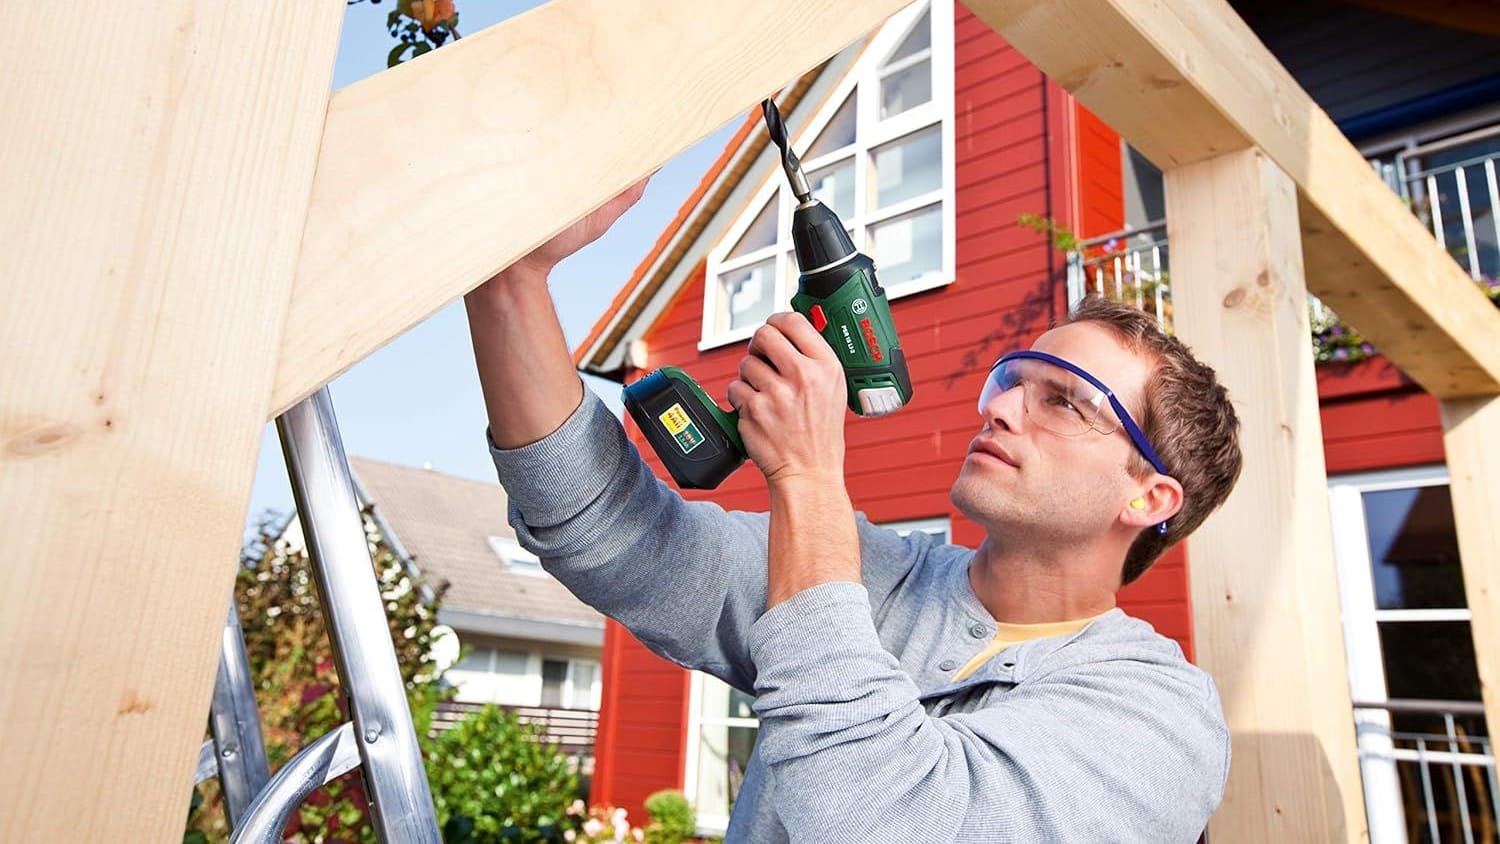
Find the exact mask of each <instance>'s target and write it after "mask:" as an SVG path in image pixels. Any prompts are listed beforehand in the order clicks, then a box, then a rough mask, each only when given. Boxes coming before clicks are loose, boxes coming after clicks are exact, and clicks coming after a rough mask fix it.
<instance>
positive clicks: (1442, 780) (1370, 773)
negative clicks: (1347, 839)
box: [1354, 700, 1500, 844]
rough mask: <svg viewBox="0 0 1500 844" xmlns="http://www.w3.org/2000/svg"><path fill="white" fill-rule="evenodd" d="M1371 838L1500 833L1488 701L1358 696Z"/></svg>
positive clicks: (1469, 840)
mask: <svg viewBox="0 0 1500 844" xmlns="http://www.w3.org/2000/svg"><path fill="white" fill-rule="evenodd" d="M1354 710H1355V718H1354V720H1355V731H1356V734H1357V737H1358V741H1359V756H1360V768H1361V772H1362V774H1363V778H1364V788H1365V802H1366V805H1367V806H1368V807H1369V811H1370V840H1371V842H1372V844H1384V842H1389V841H1399V842H1408V841H1410V842H1419V841H1422V842H1440V841H1442V842H1446V841H1462V842H1465V844H1473V842H1476V841H1478V842H1491V841H1496V840H1500V779H1497V776H1496V771H1495V753H1494V748H1493V745H1492V744H1491V742H1490V739H1489V738H1488V737H1487V736H1486V735H1484V734H1483V733H1484V732H1485V728H1484V705H1483V704H1480V703H1476V702H1468V701H1439V700H1391V701H1384V702H1378V703H1377V702H1362V701H1356V702H1355V703H1354Z"/></svg>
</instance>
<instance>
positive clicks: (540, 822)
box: [427, 706, 578, 844]
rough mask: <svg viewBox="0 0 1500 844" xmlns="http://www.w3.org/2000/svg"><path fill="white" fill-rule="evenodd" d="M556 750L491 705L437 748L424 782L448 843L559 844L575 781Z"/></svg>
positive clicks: (532, 729)
mask: <svg viewBox="0 0 1500 844" xmlns="http://www.w3.org/2000/svg"><path fill="white" fill-rule="evenodd" d="M570 768H571V766H570V763H569V759H568V757H567V756H565V755H563V754H562V753H559V752H558V750H557V746H556V745H551V744H545V743H543V741H542V740H541V737H540V735H539V734H538V730H537V728H535V727H532V726H530V725H527V724H523V723H521V721H520V719H518V718H517V717H516V716H515V715H514V714H513V713H510V712H506V711H505V710H503V709H501V708H500V707H498V706H486V707H484V708H483V709H480V710H479V711H477V712H475V713H473V714H471V715H469V716H468V717H466V718H464V719H463V720H462V721H460V722H458V724H456V725H455V726H454V727H453V728H452V729H450V730H448V731H447V732H445V733H443V734H442V735H441V736H439V737H438V739H437V741H436V742H434V743H433V746H432V748H431V752H430V753H429V754H428V757H427V777H428V780H429V781H430V782H431V783H432V800H433V804H434V805H435V806H436V807H437V819H438V825H439V826H441V827H442V829H443V838H444V840H445V841H447V842H448V844H460V843H461V842H462V844H491V842H501V841H503V842H517V844H532V842H556V841H561V840H563V838H562V833H563V830H564V829H565V828H567V827H568V826H569V821H568V816H567V810H568V804H570V803H572V802H573V800H574V799H575V798H577V796H578V776H577V775H576V774H574V773H573V772H572V770H571V769H570Z"/></svg>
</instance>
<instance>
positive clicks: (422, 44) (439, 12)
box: [346, 0, 463, 67]
mask: <svg viewBox="0 0 1500 844" xmlns="http://www.w3.org/2000/svg"><path fill="white" fill-rule="evenodd" d="M366 2H368V3H369V4H370V5H372V6H379V5H380V4H381V2H382V0H346V4H347V5H350V6H353V5H356V4H358V3H366ZM385 26H386V29H387V30H389V31H390V33H391V37H392V38H395V39H396V40H397V41H398V42H399V43H398V44H396V46H394V47H392V48H391V52H390V53H389V54H388V55H387V56H386V60H385V63H386V67H395V66H396V65H398V64H400V63H402V62H404V61H406V60H407V59H414V58H416V57H417V56H420V55H423V54H424V53H429V52H431V51H433V50H436V49H437V48H438V47H441V46H443V45H444V44H446V43H447V42H448V41H449V40H454V41H456V40H458V39H459V38H461V37H463V36H461V35H459V33H458V11H457V10H456V9H455V8H454V7H453V0H395V8H393V9H391V13H390V14H389V15H388V16H386V19H385ZM408 53H409V54H410V55H408Z"/></svg>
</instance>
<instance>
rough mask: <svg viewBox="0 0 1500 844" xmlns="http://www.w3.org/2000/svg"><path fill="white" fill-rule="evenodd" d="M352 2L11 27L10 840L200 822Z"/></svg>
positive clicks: (81, 10) (1, 654)
mask: <svg viewBox="0 0 1500 844" xmlns="http://www.w3.org/2000/svg"><path fill="white" fill-rule="evenodd" d="M342 20H343V4H342V3H335V2H327V0H325V2H320V3H307V2H302V0H255V2H248V3H241V2H224V1H223V0H161V2H156V3H152V4H150V6H149V8H146V7H142V6H141V5H140V4H136V3H119V2H113V0H94V2H81V3H64V4H60V5H58V6H56V7H53V8H51V9H49V10H48V11H47V13H46V14H45V15H32V16H28V17H23V18H20V19H17V20H15V21H13V22H12V25H9V26H6V27H5V28H4V29H0V54H3V55H4V56H5V57H6V68H7V70H6V73H7V78H6V84H5V85H3V86H0V139H3V141H4V146H5V149H6V155H4V156H0V196H4V200H3V201H0V241H3V242H4V243H5V244H6V270H5V272H4V273H3V274H0V301H3V302H4V303H5V314H4V317H3V319H4V322H3V325H0V360H3V361H5V364H4V367H5V375H4V376H3V380H4V382H5V386H4V388H3V389H0V513H4V514H5V520H6V525H7V528H6V532H5V539H4V551H3V558H4V560H5V588H4V589H3V590H0V678H3V680H0V758H3V764H0V841H15V842H21V841H27V842H54V841H58V842H60V841H120V842H137V841H168V840H178V839H181V837H182V830H183V822H184V819H185V817H186V810H187V806H188V798H189V795H190V793H191V788H192V771H193V765H194V762H195V760H196V757H197V748H198V745H199V743H200V742H201V741H202V739H203V733H204V723H205V717H206V715H207V712H208V705H209V697H210V692H211V690H212V687H213V677H214V668H215V661H216V657H217V654H218V649H219V640H220V631H221V630H222V629H223V624H224V613H225V608H226V606H227V604H228V601H229V598H230V591H231V588H232V585H233V582H234V569H235V564H236V561H237V560H238V558H239V553H238V552H239V545H240V536H241V532H242V530H243V526H244V518H245V510H246V507H247V506H248V504H249V497H250V495H249V493H250V484H251V481H252V479H253V477H254V473H255V460H256V453H257V451H258V450H259V447H260V432H261V429H262V428H263V426H264V420H265V417H266V405H267V399H268V397H269V396H270V388H271V380H272V375H273V374H274V370H275V363H276V356H277V353H278V351H279V348H280V345H279V343H280V329H281V325H282V322H283V317H284V315H285V310H286V304H287V301H288V299H289V297H290V294H291V289H292V280H293V272H294V270H295V267H296V257H297V248H298V242H299V239H300V238H301V234H302V221H303V217H304V215H305V212H306V209H307V201H308V196H309V195H310V192H311V187H312V178H313V166H314V164H315V163H316V160H317V150H318V138H319V134H320V132H321V130H322V126H323V116H324V114H325V112H326V108H327V102H328V90H329V82H330V77H331V76H332V72H333V63H334V58H335V56H336V55H337V52H338V41H339V38H338V34H339V25H340V23H341V21H342ZM60 33H61V34H65V37H62V38H59V37H58V36H59V34H60Z"/></svg>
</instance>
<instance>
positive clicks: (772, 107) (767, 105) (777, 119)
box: [760, 98, 812, 203]
mask: <svg viewBox="0 0 1500 844" xmlns="http://www.w3.org/2000/svg"><path fill="white" fill-rule="evenodd" d="M760 111H761V114H763V115H764V116H765V118H766V130H767V131H769V132H770V133H771V143H774V144H775V145H776V146H777V148H778V149H780V150H781V168H782V169H783V170H785V171H786V178H787V181H788V182H789V183H790V184H791V188H792V193H794V194H796V196H797V202H798V203H804V202H807V201H808V200H809V199H811V198H812V188H809V187H808V186H807V177H806V176H804V175H802V162H801V161H798V160H797V154H796V153H795V152H792V147H791V144H790V142H788V140H787V136H786V124H785V123H784V122H782V120H781V111H780V110H779V109H777V108H776V103H775V101H773V100H771V99H769V98H767V99H764V100H761V103H760Z"/></svg>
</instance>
